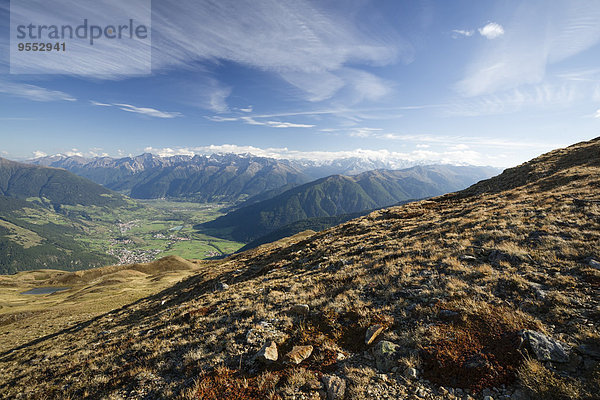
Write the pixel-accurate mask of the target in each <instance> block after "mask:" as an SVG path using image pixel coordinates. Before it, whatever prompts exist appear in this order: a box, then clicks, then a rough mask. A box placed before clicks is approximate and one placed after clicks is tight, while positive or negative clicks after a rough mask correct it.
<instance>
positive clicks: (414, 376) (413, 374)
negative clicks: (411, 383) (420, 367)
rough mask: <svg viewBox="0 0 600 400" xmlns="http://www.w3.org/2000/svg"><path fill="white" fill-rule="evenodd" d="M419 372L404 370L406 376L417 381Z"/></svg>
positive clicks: (413, 369)
mask: <svg viewBox="0 0 600 400" xmlns="http://www.w3.org/2000/svg"><path fill="white" fill-rule="evenodd" d="M417 375H418V373H417V370H416V369H415V368H410V367H409V368H406V369H405V370H404V376H405V377H406V378H408V379H417Z"/></svg>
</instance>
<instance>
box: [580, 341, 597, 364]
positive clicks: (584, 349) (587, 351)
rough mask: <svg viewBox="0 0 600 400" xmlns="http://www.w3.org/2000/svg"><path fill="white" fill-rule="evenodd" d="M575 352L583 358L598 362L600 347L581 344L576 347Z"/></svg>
mask: <svg viewBox="0 0 600 400" xmlns="http://www.w3.org/2000/svg"><path fill="white" fill-rule="evenodd" d="M577 351H578V352H579V353H580V354H582V355H584V356H587V357H591V358H595V359H597V360H600V346H598V345H596V346H593V345H589V344H585V343H582V344H580V345H579V346H577Z"/></svg>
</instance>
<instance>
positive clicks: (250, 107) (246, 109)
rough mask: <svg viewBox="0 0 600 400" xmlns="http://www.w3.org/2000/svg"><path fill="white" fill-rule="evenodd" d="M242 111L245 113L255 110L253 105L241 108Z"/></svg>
mask: <svg viewBox="0 0 600 400" xmlns="http://www.w3.org/2000/svg"><path fill="white" fill-rule="evenodd" d="M240 111H241V112H245V113H251V112H252V111H253V108H252V106H248V107H246V108H240Z"/></svg>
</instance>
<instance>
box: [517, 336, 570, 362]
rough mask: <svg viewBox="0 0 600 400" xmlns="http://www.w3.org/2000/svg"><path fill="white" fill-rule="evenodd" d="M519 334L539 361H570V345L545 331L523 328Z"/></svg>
mask: <svg viewBox="0 0 600 400" xmlns="http://www.w3.org/2000/svg"><path fill="white" fill-rule="evenodd" d="M519 335H520V336H521V337H522V338H523V342H524V343H525V344H526V345H527V346H528V347H529V349H530V350H531V351H532V352H533V354H534V355H535V358H537V359H538V360H539V361H554V362H559V363H566V362H568V361H569V353H568V352H569V347H568V346H567V345H566V344H564V343H561V342H559V341H558V340H554V339H552V338H549V337H548V336H546V335H544V334H543V333H540V332H536V331H531V330H523V331H521V332H519Z"/></svg>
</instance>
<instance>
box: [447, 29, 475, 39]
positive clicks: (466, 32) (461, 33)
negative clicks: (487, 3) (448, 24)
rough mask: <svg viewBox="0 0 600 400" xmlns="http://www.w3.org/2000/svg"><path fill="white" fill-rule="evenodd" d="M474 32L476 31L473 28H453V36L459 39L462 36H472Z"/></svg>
mask: <svg viewBox="0 0 600 400" xmlns="http://www.w3.org/2000/svg"><path fill="white" fill-rule="evenodd" d="M474 33H475V31H473V30H463V29H453V30H452V38H453V39H458V38H461V37H471V36H473V34H474Z"/></svg>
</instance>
